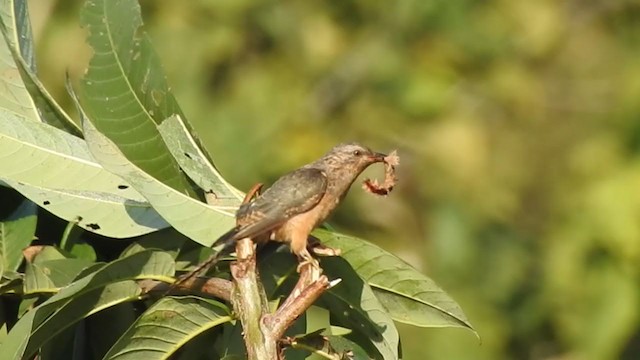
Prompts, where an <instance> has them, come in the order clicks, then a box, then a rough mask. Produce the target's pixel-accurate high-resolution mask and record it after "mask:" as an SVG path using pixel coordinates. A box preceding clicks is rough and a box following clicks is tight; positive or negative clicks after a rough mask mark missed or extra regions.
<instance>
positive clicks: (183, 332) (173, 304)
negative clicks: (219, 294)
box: [104, 297, 232, 360]
mask: <svg viewBox="0 0 640 360" xmlns="http://www.w3.org/2000/svg"><path fill="white" fill-rule="evenodd" d="M231 320H232V317H231V315H229V313H228V311H227V309H226V307H225V306H224V305H222V304H218V303H215V302H212V301H211V302H210V301H203V300H201V299H198V298H193V297H181V298H174V297H165V298H163V299H161V300H160V301H158V302H157V303H155V304H154V305H153V306H152V307H150V308H149V309H148V310H147V311H146V312H145V313H144V314H142V316H140V318H138V320H137V321H136V322H135V323H134V324H133V326H132V327H131V328H129V330H128V331H127V332H126V333H125V334H124V335H123V336H122V337H121V338H120V340H118V342H117V343H116V344H115V345H114V346H113V347H112V348H111V350H109V352H108V353H107V355H105V357H104V359H108V360H116V359H117V360H126V359H146V360H160V359H167V358H169V357H170V356H171V354H173V353H174V352H175V351H176V350H178V349H179V348H180V346H182V345H184V344H185V343H186V342H188V341H189V340H191V339H193V338H194V337H196V336H198V335H199V334H201V333H202V332H204V331H206V330H208V329H211V328H213V327H215V326H218V325H221V324H224V323H226V322H229V321H231Z"/></svg>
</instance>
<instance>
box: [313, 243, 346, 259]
mask: <svg viewBox="0 0 640 360" xmlns="http://www.w3.org/2000/svg"><path fill="white" fill-rule="evenodd" d="M311 251H313V253H314V254H316V255H320V256H340V254H341V253H342V250H340V249H334V248H332V247H328V246H324V245H322V244H320V246H316V247H314V248H311Z"/></svg>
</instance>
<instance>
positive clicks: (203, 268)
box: [168, 228, 238, 292]
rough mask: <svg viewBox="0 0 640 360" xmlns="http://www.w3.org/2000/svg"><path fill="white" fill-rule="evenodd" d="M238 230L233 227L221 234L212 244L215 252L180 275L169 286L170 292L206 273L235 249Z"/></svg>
mask: <svg viewBox="0 0 640 360" xmlns="http://www.w3.org/2000/svg"><path fill="white" fill-rule="evenodd" d="M237 232H238V229H237V228H233V229H231V230H229V231H228V232H226V233H225V234H224V235H222V236H220V237H219V238H218V240H216V241H215V242H214V243H213V245H212V246H211V247H212V248H213V249H214V251H215V252H214V254H213V255H211V256H209V258H207V259H206V260H205V261H203V262H202V263H200V264H199V265H198V266H196V268H195V269H193V270H191V271H190V272H188V273H186V274H184V275H182V276H181V277H179V278H178V279H177V280H176V281H175V282H174V283H173V284H172V285H171V287H170V288H169V291H168V292H171V290H173V289H175V288H176V287H178V286H180V285H181V284H183V283H184V282H186V281H187V280H189V279H191V278H193V277H194V276H198V275H200V274H204V273H206V272H207V271H208V270H209V269H210V268H211V267H212V266H213V265H215V264H216V263H218V261H220V259H221V258H222V257H223V256H224V255H226V254H228V253H230V250H231V249H233V247H234V245H235V242H236V239H235V237H234V235H235V234H236V233H237Z"/></svg>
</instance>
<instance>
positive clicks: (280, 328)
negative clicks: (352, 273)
mask: <svg viewBox="0 0 640 360" xmlns="http://www.w3.org/2000/svg"><path fill="white" fill-rule="evenodd" d="M339 282H340V280H337V281H335V280H334V281H333V282H329V279H328V278H327V277H326V276H324V275H322V276H319V273H318V269H316V268H314V267H313V266H312V265H311V264H309V265H306V266H304V267H303V268H302V271H301V273H300V278H299V279H298V282H297V283H296V286H295V287H294V288H293V291H291V294H289V296H288V297H287V299H286V300H285V301H284V302H283V303H282V305H281V306H280V308H278V310H277V311H276V313H275V314H269V315H267V316H265V318H264V321H263V322H264V324H265V327H266V328H267V330H268V337H269V339H270V340H272V341H278V340H280V339H281V338H282V337H283V336H284V333H285V332H286V331H287V329H288V328H289V327H290V326H291V324H293V322H294V321H295V320H296V319H297V318H298V317H300V315H302V314H303V313H304V312H305V311H307V309H308V308H309V307H310V306H311V305H313V303H314V302H315V301H316V300H317V299H318V298H319V297H320V295H322V293H323V292H325V291H326V290H327V289H329V288H331V287H332V286H335V285H337V284H338V283H339Z"/></svg>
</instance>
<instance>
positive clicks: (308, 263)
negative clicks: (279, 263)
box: [296, 257, 320, 273]
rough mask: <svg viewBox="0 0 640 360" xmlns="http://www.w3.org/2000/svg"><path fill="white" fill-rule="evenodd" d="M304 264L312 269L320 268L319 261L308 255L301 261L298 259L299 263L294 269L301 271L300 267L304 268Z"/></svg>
mask: <svg viewBox="0 0 640 360" xmlns="http://www.w3.org/2000/svg"><path fill="white" fill-rule="evenodd" d="M305 266H311V268H312V269H314V270H315V269H320V263H319V262H318V260H316V259H314V258H312V257H309V258H306V259H303V260H302V261H300V263H299V264H298V267H296V271H297V272H298V273H299V272H301V271H302V268H304V267H305Z"/></svg>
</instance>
